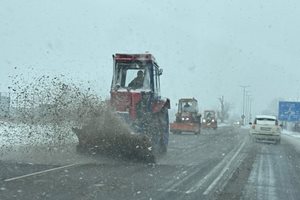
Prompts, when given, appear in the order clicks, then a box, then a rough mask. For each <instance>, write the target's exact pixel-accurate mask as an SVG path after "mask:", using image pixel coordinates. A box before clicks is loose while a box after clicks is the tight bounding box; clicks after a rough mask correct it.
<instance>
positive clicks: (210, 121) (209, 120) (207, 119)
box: [202, 110, 218, 129]
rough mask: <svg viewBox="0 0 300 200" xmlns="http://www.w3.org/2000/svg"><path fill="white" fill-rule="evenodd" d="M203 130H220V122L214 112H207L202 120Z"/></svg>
mask: <svg viewBox="0 0 300 200" xmlns="http://www.w3.org/2000/svg"><path fill="white" fill-rule="evenodd" d="M202 127H203V128H213V129H217V128H218V122H217V118H216V112H215V111H213V110H205V111H204V114H203V119H202Z"/></svg>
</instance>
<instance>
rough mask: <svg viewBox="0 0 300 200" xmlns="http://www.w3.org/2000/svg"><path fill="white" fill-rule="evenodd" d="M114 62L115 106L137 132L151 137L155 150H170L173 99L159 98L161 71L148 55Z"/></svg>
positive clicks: (120, 57)
mask: <svg viewBox="0 0 300 200" xmlns="http://www.w3.org/2000/svg"><path fill="white" fill-rule="evenodd" d="M113 60H114V73H113V74H114V75H113V80H112V86H111V91H110V94H111V99H110V101H111V105H112V107H113V108H114V109H115V111H116V112H117V113H118V114H119V115H120V116H122V118H123V119H124V120H125V121H126V122H127V123H128V124H129V125H130V126H131V127H132V129H133V130H134V131H135V132H137V133H140V134H147V135H148V137H150V138H151V141H152V145H153V148H154V151H160V152H165V151H167V145H168V140H169V116H168V109H170V100H169V99H168V98H162V97H161V95H160V76H161V75H162V69H160V68H159V66H158V64H157V62H156V60H155V58H154V57H153V55H152V54H148V53H146V54H116V55H114V56H113Z"/></svg>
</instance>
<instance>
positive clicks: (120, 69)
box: [113, 63, 150, 90]
mask: <svg viewBox="0 0 300 200" xmlns="http://www.w3.org/2000/svg"><path fill="white" fill-rule="evenodd" d="M113 87H114V88H115V89H117V88H130V89H133V90H137V89H141V90H150V76H149V71H148V68H147V67H146V66H145V65H143V64H142V63H118V64H117V67H116V72H115V78H114V83H113Z"/></svg>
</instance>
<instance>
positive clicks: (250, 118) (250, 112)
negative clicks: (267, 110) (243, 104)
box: [249, 97, 253, 122]
mask: <svg viewBox="0 0 300 200" xmlns="http://www.w3.org/2000/svg"><path fill="white" fill-rule="evenodd" d="M252 101H253V99H252V97H250V101H249V103H250V104H249V121H250V122H251V121H252Z"/></svg>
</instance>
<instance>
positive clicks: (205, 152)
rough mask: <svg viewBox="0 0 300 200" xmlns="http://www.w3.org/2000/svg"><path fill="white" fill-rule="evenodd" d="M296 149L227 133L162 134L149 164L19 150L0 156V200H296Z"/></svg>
mask: <svg viewBox="0 0 300 200" xmlns="http://www.w3.org/2000/svg"><path fill="white" fill-rule="evenodd" d="M299 147H300V140H299V139H298V138H293V137H291V136H287V135H283V136H282V143H281V144H280V145H274V144H267V143H253V142H251V140H250V139H249V136H248V130H246V129H238V128H232V127H220V128H219V129H217V130H215V131H214V130H209V131H203V132H202V134H201V135H193V134H181V135H170V144H169V148H168V153H167V154H166V155H164V156H162V157H160V158H158V160H157V162H156V163H155V164H153V163H152V164H148V163H141V162H133V161H128V160H121V159H113V158H110V157H104V156H101V155H83V154H78V153H76V151H75V144H74V145H67V146H59V147H55V148H47V147H28V146H27V147H22V146H20V147H18V148H17V149H14V150H11V149H8V150H6V149H3V150H2V151H1V161H0V177H1V179H0V199H28V200H29V199H30V200H31V199H55V200H57V199H64V200H67V199H86V200H88V199H145V200H150V199H152V200H156V199H300V191H299V188H300V159H299V158H300V148H299Z"/></svg>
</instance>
